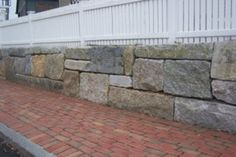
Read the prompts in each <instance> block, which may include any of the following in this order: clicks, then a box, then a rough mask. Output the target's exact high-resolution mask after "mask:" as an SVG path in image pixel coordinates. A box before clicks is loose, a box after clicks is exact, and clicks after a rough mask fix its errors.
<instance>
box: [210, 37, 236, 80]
mask: <svg viewBox="0 0 236 157" xmlns="http://www.w3.org/2000/svg"><path fill="white" fill-rule="evenodd" d="M211 77H212V78H216V79H221V80H232V81H236V41H227V42H223V43H217V44H216V46H215V50H214V55H213V60H212V66H211Z"/></svg>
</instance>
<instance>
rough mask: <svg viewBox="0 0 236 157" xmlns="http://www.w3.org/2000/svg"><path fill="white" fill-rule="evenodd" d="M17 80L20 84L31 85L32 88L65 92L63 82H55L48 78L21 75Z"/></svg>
mask: <svg viewBox="0 0 236 157" xmlns="http://www.w3.org/2000/svg"><path fill="white" fill-rule="evenodd" d="M16 80H17V81H18V82H21V83H25V84H26V85H30V86H32V87H40V88H44V89H47V90H52V91H56V92H62V90H63V82H62V81H55V80H51V79H47V78H39V77H32V76H26V75H20V74H17V75H16Z"/></svg>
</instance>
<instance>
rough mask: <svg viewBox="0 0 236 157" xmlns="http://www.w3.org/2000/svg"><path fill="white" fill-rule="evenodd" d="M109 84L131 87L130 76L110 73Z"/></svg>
mask: <svg viewBox="0 0 236 157" xmlns="http://www.w3.org/2000/svg"><path fill="white" fill-rule="evenodd" d="M110 85H112V86H117V87H126V88H128V87H132V78H131V77H130V76H121V75H110Z"/></svg>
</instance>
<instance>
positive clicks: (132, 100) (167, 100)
mask: <svg viewBox="0 0 236 157" xmlns="http://www.w3.org/2000/svg"><path fill="white" fill-rule="evenodd" d="M108 104H109V105H111V106H114V107H118V108H122V109H128V110H133V111H138V112H142V113H146V114H149V115H154V116H160V117H163V118H166V119H173V112H174V111H173V110H174V107H173V106H174V98H173V97H172V96H167V95H163V94H158V93H149V92H142V91H138V90H131V89H125V88H118V87H110V90H109V102H108Z"/></svg>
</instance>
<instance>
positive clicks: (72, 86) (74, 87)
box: [63, 70, 79, 97]
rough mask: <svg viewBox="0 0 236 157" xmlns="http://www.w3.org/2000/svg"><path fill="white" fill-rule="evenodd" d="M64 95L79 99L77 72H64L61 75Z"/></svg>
mask: <svg viewBox="0 0 236 157" xmlns="http://www.w3.org/2000/svg"><path fill="white" fill-rule="evenodd" d="M63 81H64V94H65V95H67V96H73V97H79V72H77V71H69V70H65V71H64V74H63Z"/></svg>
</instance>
